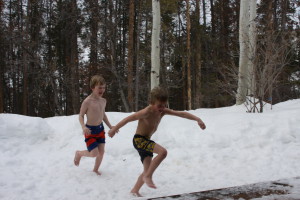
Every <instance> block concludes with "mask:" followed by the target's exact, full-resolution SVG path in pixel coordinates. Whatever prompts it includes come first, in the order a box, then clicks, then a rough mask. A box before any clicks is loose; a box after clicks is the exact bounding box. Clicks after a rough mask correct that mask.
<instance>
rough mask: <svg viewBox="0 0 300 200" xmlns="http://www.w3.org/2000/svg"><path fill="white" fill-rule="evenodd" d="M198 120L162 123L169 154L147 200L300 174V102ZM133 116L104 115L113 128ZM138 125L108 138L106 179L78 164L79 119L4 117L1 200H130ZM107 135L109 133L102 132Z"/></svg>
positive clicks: (88, 164) (161, 138)
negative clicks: (203, 127)
mask: <svg viewBox="0 0 300 200" xmlns="http://www.w3.org/2000/svg"><path fill="white" fill-rule="evenodd" d="M189 112H191V113H192V114H195V115H197V116H199V117H201V118H202V119H203V121H204V122H205V123H206V125H207V129H206V130H205V131H202V130H201V129H200V128H199V127H198V126H197V124H196V123H195V122H193V121H189V120H186V119H181V118H177V117H173V116H166V117H164V118H163V119H162V121H161V124H160V126H159V128H158V130H157V132H156V133H155V134H154V135H153V137H152V139H153V140H154V141H156V142H157V143H159V144H161V145H162V146H164V147H165V148H166V149H167V150H168V157H167V158H166V159H165V160H164V162H163V163H162V164H161V165H160V167H159V168H158V170H157V171H156V173H155V174H154V181H155V183H156V185H157V186H158V189H156V190H152V189H149V188H147V187H143V188H142V190H141V193H142V194H143V195H145V196H148V197H155V196H162V195H170V194H174V193H175V194H178V193H186V192H194V191H200V190H208V189H214V188H220V187H231V186H236V185H243V184H249V183H255V182H261V181H268V180H277V179H283V178H289V177H295V176H299V175H300V162H299V158H300V126H299V121H300V100H290V101H287V102H283V103H280V104H277V105H275V106H273V110H270V109H266V112H264V113H251V114H250V113H246V109H245V107H243V106H231V107H226V108H218V109H198V110H193V111H189ZM129 114H130V113H113V112H109V113H107V115H108V118H109V120H110V121H111V123H112V124H116V123H117V122H119V121H120V120H121V119H123V118H124V117H126V116H128V115H129ZM136 126H137V122H132V123H130V124H127V125H126V126H125V127H123V128H122V129H121V130H120V133H119V134H118V135H116V136H115V137H114V138H113V139H111V138H107V143H106V153H105V157H104V160H103V163H102V165H101V168H100V171H101V172H102V176H96V175H95V174H94V173H92V172H91V170H92V168H93V165H94V159H92V158H83V159H82V160H81V163H80V166H79V167H75V166H74V164H73V158H74V152H75V151H76V150H80V149H81V150H83V149H85V143H84V139H83V136H82V133H81V127H80V124H79V122H78V116H77V115H74V116H68V117H52V118H46V119H42V118H34V117H26V116H21V115H13V114H0V141H1V145H0V158H1V162H0V177H1V178H0V199H7V200H8V199H9V200H13V199H24V200H26V199H28V200H29V199H30V200H32V199H49V200H50V199H51V200H53V199H66V200H67V199H74V200H76V199H91V200H93V199H105V200H106V199H130V198H131V197H130V195H129V194H128V193H129V191H130V189H131V187H132V186H133V185H134V183H135V181H136V178H137V176H138V175H139V173H141V172H142V165H141V163H140V160H139V156H138V154H137V152H136V151H135V150H134V148H133V147H132V143H131V142H132V137H133V134H134V133H135V129H136ZM105 128H106V130H108V129H107V127H105Z"/></svg>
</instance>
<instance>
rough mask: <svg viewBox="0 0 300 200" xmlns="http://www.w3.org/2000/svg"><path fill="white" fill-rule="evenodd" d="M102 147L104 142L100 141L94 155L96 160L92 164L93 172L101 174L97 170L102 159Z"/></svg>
mask: <svg viewBox="0 0 300 200" xmlns="http://www.w3.org/2000/svg"><path fill="white" fill-rule="evenodd" d="M104 147H105V143H100V144H99V145H98V147H97V148H98V152H99V153H98V155H97V156H96V161H95V166H94V170H93V172H95V173H96V174H98V175H101V173H100V172H99V167H100V165H101V162H102V159H103V155H104Z"/></svg>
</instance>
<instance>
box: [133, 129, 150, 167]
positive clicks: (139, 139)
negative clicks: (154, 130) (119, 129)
mask: <svg viewBox="0 0 300 200" xmlns="http://www.w3.org/2000/svg"><path fill="white" fill-rule="evenodd" d="M132 142H133V146H134V148H135V149H136V150H137V151H138V152H139V154H140V157H141V161H142V162H144V159H145V158H146V157H148V156H150V157H153V149H154V145H155V142H154V141H152V140H150V138H149V137H145V136H142V135H138V134H135V135H134V137H133V141H132Z"/></svg>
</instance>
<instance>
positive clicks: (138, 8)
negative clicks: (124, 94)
mask: <svg viewBox="0 0 300 200" xmlns="http://www.w3.org/2000/svg"><path fill="white" fill-rule="evenodd" d="M137 3H138V5H137V12H138V13H137V23H136V24H137V27H136V68H135V69H136V70H135V111H138V110H139V84H140V67H141V66H140V53H139V52H140V20H141V8H140V6H141V2H140V1H138V2H137Z"/></svg>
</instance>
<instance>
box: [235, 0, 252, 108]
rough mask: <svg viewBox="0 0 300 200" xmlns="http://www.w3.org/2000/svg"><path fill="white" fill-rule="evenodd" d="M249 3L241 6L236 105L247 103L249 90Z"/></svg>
mask: <svg viewBox="0 0 300 200" xmlns="http://www.w3.org/2000/svg"><path fill="white" fill-rule="evenodd" d="M248 25H249V1H248V0H241V4H240V21H239V43H240V58H239V75H238V76H239V79H238V90H237V96H236V104H237V105H240V104H242V103H244V102H245V101H246V95H247V90H248V77H249V74H248V55H249V46H248V42H249V37H248V33H249V28H248Z"/></svg>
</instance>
